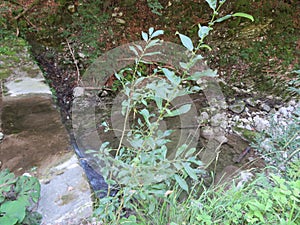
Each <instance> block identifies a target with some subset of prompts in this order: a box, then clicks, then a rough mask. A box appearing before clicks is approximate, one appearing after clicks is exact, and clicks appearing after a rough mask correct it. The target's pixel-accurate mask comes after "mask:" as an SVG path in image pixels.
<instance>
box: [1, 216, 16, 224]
mask: <svg viewBox="0 0 300 225" xmlns="http://www.w3.org/2000/svg"><path fill="white" fill-rule="evenodd" d="M17 222H18V219H17V218H15V217H13V218H12V217H9V216H6V215H4V216H2V217H0V224H1V225H14V224H16V223H17Z"/></svg>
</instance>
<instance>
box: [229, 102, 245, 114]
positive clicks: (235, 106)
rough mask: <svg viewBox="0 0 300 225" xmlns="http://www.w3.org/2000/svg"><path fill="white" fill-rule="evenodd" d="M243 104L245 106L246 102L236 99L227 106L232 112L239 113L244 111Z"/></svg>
mask: <svg viewBox="0 0 300 225" xmlns="http://www.w3.org/2000/svg"><path fill="white" fill-rule="evenodd" d="M245 106H246V104H245V102H244V101H237V102H235V103H234V104H233V105H230V106H229V107H228V108H229V110H231V111H232V112H234V113H237V114H240V113H242V112H243V111H244V109H245Z"/></svg>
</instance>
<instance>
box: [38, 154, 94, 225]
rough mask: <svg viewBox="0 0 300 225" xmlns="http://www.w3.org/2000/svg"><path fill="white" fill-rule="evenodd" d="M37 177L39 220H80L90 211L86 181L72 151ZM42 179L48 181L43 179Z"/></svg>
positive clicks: (53, 222) (74, 222)
mask: <svg viewBox="0 0 300 225" xmlns="http://www.w3.org/2000/svg"><path fill="white" fill-rule="evenodd" d="M40 177H41V178H40V180H41V198H40V200H39V204H38V209H37V211H38V212H39V213H40V214H41V215H42V216H43V218H42V224H47V225H56V224H59V225H60V224H61V225H64V224H81V221H82V220H84V219H86V218H88V217H90V216H91V215H92V213H93V202H92V199H91V192H90V188H89V184H88V182H87V180H86V177H85V174H84V171H83V169H82V168H81V167H80V166H79V162H78V159H77V157H76V156H75V155H74V154H72V155H71V158H69V159H66V160H65V161H64V162H63V163H61V164H59V165H57V166H54V167H51V168H49V169H48V170H47V171H45V172H43V174H42V175H41V176H40ZM44 179H46V180H47V181H48V182H43V181H44Z"/></svg>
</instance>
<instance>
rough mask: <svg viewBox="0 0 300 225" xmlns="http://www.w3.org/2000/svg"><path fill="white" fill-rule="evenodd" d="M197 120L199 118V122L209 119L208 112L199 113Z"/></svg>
mask: <svg viewBox="0 0 300 225" xmlns="http://www.w3.org/2000/svg"><path fill="white" fill-rule="evenodd" d="M199 120H200V121H201V122H207V121H208V120H209V115H208V113H207V112H202V113H201V114H200V117H199Z"/></svg>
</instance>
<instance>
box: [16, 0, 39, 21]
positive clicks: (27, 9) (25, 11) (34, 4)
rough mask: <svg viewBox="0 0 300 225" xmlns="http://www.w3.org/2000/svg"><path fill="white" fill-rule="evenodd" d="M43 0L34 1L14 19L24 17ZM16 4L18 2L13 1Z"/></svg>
mask: <svg viewBox="0 0 300 225" xmlns="http://www.w3.org/2000/svg"><path fill="white" fill-rule="evenodd" d="M40 1H41V0H35V1H34V2H33V3H31V4H30V5H29V6H28V8H26V9H25V10H24V11H22V12H21V13H20V14H19V15H17V16H16V17H15V18H14V19H15V20H18V19H20V18H21V17H23V16H24V15H25V14H26V13H27V12H28V11H29V10H31V9H32V8H33V7H34V6H36V5H37V4H39V3H40ZM13 3H15V4H17V3H16V2H13Z"/></svg>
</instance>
